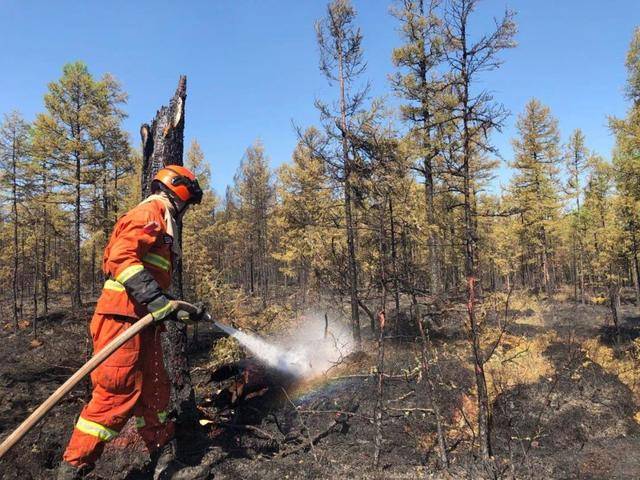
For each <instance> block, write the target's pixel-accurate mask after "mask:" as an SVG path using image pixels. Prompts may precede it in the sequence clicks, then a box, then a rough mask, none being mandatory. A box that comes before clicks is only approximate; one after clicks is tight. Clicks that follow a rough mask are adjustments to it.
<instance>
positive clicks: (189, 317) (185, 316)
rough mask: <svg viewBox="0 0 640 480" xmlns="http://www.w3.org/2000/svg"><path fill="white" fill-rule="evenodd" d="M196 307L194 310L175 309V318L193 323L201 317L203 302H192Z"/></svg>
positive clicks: (203, 309) (203, 308) (203, 313)
mask: <svg viewBox="0 0 640 480" xmlns="http://www.w3.org/2000/svg"><path fill="white" fill-rule="evenodd" d="M194 306H195V307H196V311H195V312H188V311H187V310H182V309H178V310H177V311H176V314H175V316H176V320H180V321H181V322H184V323H186V324H187V325H193V324H194V323H197V322H199V321H201V320H202V319H203V317H204V316H205V313H206V310H205V307H204V304H203V303H196V304H194Z"/></svg>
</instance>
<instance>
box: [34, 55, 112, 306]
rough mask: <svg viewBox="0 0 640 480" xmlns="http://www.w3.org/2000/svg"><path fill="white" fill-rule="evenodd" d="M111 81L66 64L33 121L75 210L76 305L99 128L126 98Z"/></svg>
mask: <svg viewBox="0 0 640 480" xmlns="http://www.w3.org/2000/svg"><path fill="white" fill-rule="evenodd" d="M110 82H111V79H110V77H105V78H103V79H102V80H99V81H96V80H95V79H94V78H93V76H92V75H91V74H90V72H89V69H88V68H87V66H86V65H85V64H84V63H82V62H75V63H70V64H67V65H65V66H64V68H63V73H62V77H61V78H60V79H59V80H58V81H57V82H51V83H50V84H49V90H48V92H47V93H46V94H45V97H44V103H45V107H46V112H45V113H42V114H40V115H38V117H37V119H36V121H35V129H36V131H37V132H38V133H37V135H38V136H39V138H40V142H41V144H40V149H41V155H42V156H43V157H46V158H49V159H51V160H52V161H53V162H54V163H55V172H56V175H55V179H54V181H55V182H56V183H57V184H58V185H59V186H60V189H61V190H62V191H63V192H64V193H65V194H66V195H65V197H64V198H65V201H66V202H68V203H69V204H70V205H71V207H72V210H73V215H74V223H73V225H74V227H73V238H74V242H75V247H74V252H73V275H72V278H73V280H72V284H71V288H70V296H71V303H72V305H73V308H78V307H79V306H80V305H81V304H82V295H81V293H82V282H81V278H82V277H81V271H82V261H81V246H82V241H83V223H84V213H85V212H86V210H87V208H88V204H90V203H91V200H92V197H91V196H90V195H89V194H88V192H87V187H88V186H89V185H91V184H93V183H94V182H95V175H94V173H95V169H96V166H97V159H98V157H99V156H100V151H101V147H100V143H99V141H98V135H99V133H98V131H97V129H98V128H99V127H100V126H101V125H103V123H104V121H105V118H108V117H110V116H111V115H112V112H114V111H116V110H117V105H118V104H119V103H121V102H122V101H123V98H122V96H121V95H114V88H113V87H111V88H110V87H109V86H108V85H107V84H108V83H110Z"/></svg>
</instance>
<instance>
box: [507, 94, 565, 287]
mask: <svg viewBox="0 0 640 480" xmlns="http://www.w3.org/2000/svg"><path fill="white" fill-rule="evenodd" d="M516 128H517V131H518V137H517V138H516V139H514V140H513V148H514V152H515V158H514V160H513V162H512V164H511V166H512V168H514V169H515V171H516V173H515V175H514V178H513V181H512V185H511V192H512V195H513V202H514V205H515V207H516V209H517V211H518V215H519V217H520V225H519V228H518V233H517V234H518V236H519V238H520V242H521V251H520V256H521V258H520V263H521V269H522V276H523V283H524V284H530V283H531V281H533V283H534V285H535V286H536V288H537V289H538V290H541V289H543V290H544V291H545V292H546V294H547V295H551V293H552V292H553V290H554V278H553V272H552V265H551V264H552V256H553V245H554V235H555V233H554V229H555V228H557V222H558V219H559V216H560V198H559V189H560V185H559V183H558V179H557V175H558V165H559V163H560V161H561V153H560V145H559V143H560V134H559V132H558V122H557V120H556V119H555V118H554V117H553V116H552V115H551V110H550V109H549V107H546V106H544V105H542V103H540V102H539V101H538V100H536V99H533V100H530V101H529V103H527V105H526V107H525V111H524V112H523V113H522V114H521V115H520V116H519V117H518V121H517V123H516Z"/></svg>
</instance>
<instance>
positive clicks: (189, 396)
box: [140, 76, 198, 424]
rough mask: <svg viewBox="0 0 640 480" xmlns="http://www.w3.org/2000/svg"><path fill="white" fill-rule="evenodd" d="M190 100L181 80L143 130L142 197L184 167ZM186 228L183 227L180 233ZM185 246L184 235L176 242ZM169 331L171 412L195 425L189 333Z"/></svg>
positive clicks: (177, 267)
mask: <svg viewBox="0 0 640 480" xmlns="http://www.w3.org/2000/svg"><path fill="white" fill-rule="evenodd" d="M186 98H187V78H186V77H185V76H181V77H180V81H179V82H178V88H177V90H176V93H175V94H174V96H173V98H172V99H171V101H170V103H169V106H168V107H165V106H163V107H161V108H160V110H158V112H157V113H156V116H155V118H154V119H153V122H152V124H151V127H149V125H147V124H144V125H142V127H141V129H140V135H141V137H142V175H141V177H142V179H141V180H142V183H141V187H142V188H141V190H142V196H143V198H144V197H147V196H148V195H149V194H150V193H151V181H152V180H153V177H154V176H155V175H156V173H157V172H158V171H159V170H160V169H161V168H163V167H164V166H166V165H182V164H183V146H184V115H185V110H184V105H185V100H186ZM181 229H182V225H179V230H181ZM174 241H176V242H178V244H179V245H181V244H182V235H181V234H180V235H179V238H174ZM171 280H172V281H171V283H172V287H171V294H172V295H173V296H175V297H176V298H182V296H183V290H182V261H181V259H179V258H177V259H174V260H173V275H172V279H171ZM165 325H166V328H167V331H166V333H165V334H164V337H163V347H164V355H165V366H166V367H167V372H168V374H169V378H170V379H171V383H172V387H173V389H172V398H171V401H172V404H171V409H172V411H173V412H174V413H175V414H176V416H177V418H178V422H179V423H182V424H185V423H191V424H192V423H194V422H195V421H196V420H197V418H198V412H197V410H196V404H195V396H194V391H193V385H192V383H191V377H190V374H189V362H188V360H187V354H186V350H187V341H188V339H187V329H186V326H185V325H184V324H183V323H180V322H175V321H168V322H166V323H165Z"/></svg>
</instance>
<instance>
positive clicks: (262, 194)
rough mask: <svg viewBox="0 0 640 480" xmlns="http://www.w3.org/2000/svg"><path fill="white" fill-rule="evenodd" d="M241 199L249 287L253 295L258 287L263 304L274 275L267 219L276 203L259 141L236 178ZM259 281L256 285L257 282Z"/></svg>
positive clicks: (248, 152)
mask: <svg viewBox="0 0 640 480" xmlns="http://www.w3.org/2000/svg"><path fill="white" fill-rule="evenodd" d="M235 184H236V193H237V197H238V200H239V208H240V220H241V223H242V226H241V229H242V235H243V237H244V242H243V243H244V251H245V254H244V259H245V265H246V279H247V281H246V284H245V285H246V287H247V289H248V292H249V293H250V294H251V295H255V294H256V293H257V291H258V290H259V292H260V296H261V298H262V304H263V306H264V307H266V305H267V301H268V298H269V283H270V277H271V262H270V257H271V256H270V242H269V235H270V232H269V231H268V228H267V226H268V223H267V220H268V218H269V216H270V214H271V211H272V209H273V203H274V188H273V182H272V178H271V171H270V169H269V162H268V159H267V156H266V155H265V151H264V146H263V145H262V143H261V142H259V141H257V142H256V143H255V144H254V145H252V146H251V147H249V148H247V150H246V152H245V155H244V157H243V159H242V162H241V163H240V167H239V169H238V173H237V174H236V178H235ZM256 284H257V285H256Z"/></svg>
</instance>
